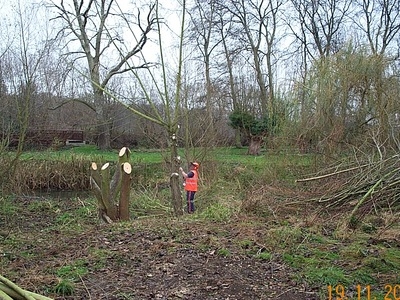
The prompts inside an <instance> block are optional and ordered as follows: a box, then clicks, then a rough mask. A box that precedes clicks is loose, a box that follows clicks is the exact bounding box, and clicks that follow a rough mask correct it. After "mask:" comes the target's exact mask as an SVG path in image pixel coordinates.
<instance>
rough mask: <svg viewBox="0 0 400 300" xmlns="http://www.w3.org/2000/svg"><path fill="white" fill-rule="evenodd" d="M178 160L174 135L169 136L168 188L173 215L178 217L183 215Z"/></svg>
mask: <svg viewBox="0 0 400 300" xmlns="http://www.w3.org/2000/svg"><path fill="white" fill-rule="evenodd" d="M179 164H180V159H179V156H178V147H177V141H176V135H175V134H172V135H171V176H170V187H171V202H172V207H173V210H174V215H175V216H177V217H179V216H182V215H183V209H182V204H183V201H182V192H181V186H180V182H179V173H178V172H177V171H178V169H179Z"/></svg>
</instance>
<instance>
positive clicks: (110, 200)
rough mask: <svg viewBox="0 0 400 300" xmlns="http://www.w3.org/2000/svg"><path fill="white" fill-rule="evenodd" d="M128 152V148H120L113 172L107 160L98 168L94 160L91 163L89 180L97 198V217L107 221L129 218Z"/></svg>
mask: <svg viewBox="0 0 400 300" xmlns="http://www.w3.org/2000/svg"><path fill="white" fill-rule="evenodd" d="M130 153H131V151H130V150H129V148H127V147H123V148H121V150H120V151H119V154H118V162H117V163H116V167H115V170H114V172H113V173H112V170H111V167H110V163H108V162H107V163H105V164H104V165H103V166H102V167H101V168H100V169H99V168H98V166H97V164H96V163H95V162H92V164H91V176H90V182H91V185H92V190H93V193H94V195H95V196H96V199H97V203H98V210H99V218H100V219H102V220H103V221H105V222H107V223H112V222H115V221H118V220H123V221H128V220H129V198H130V189H131V186H130V185H131V173H132V166H131V164H130V163H129V158H130Z"/></svg>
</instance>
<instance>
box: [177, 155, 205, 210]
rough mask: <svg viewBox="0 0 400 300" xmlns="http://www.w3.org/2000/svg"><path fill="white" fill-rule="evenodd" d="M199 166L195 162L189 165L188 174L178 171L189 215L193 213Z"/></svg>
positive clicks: (181, 170)
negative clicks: (183, 187) (182, 181)
mask: <svg viewBox="0 0 400 300" xmlns="http://www.w3.org/2000/svg"><path fill="white" fill-rule="evenodd" d="M199 166H200V165H199V164H198V163H197V162H191V163H190V169H189V172H187V173H185V172H184V171H183V169H182V168H179V171H180V172H181V173H182V176H183V179H184V185H185V191H186V204H187V212H188V213H189V214H192V213H194V210H195V208H194V195H195V194H196V192H197V182H198V180H199V174H198V169H199Z"/></svg>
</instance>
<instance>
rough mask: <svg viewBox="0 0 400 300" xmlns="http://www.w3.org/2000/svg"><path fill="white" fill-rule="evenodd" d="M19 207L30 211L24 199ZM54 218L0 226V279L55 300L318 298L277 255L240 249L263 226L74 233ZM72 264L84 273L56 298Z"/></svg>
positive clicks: (142, 223)
mask: <svg viewBox="0 0 400 300" xmlns="http://www.w3.org/2000/svg"><path fill="white" fill-rule="evenodd" d="M23 201H26V206H28V205H29V202H30V200H29V199H25V200H23ZM0 216H1V214H0ZM57 216H60V211H59V208H57V209H55V208H54V207H50V208H49V209H44V211H43V213H42V215H38V214H36V213H33V212H30V211H29V210H27V211H25V212H19V213H18V214H15V215H14V216H13V217H12V218H10V217H7V218H6V219H5V220H4V218H3V220H0V228H1V232H0V233H1V235H0V252H4V253H2V257H1V258H0V259H1V260H3V262H2V263H1V264H0V266H1V274H2V275H3V276H5V277H7V278H9V279H10V280H12V281H14V282H15V283H16V284H18V285H19V286H21V287H22V288H24V289H26V290H29V291H32V292H37V293H39V294H42V295H46V296H48V297H51V298H54V299H196V300H202V299H226V300H228V299H229V300H234V299H296V300H302V299H308V300H312V299H319V297H318V296H317V289H318V288H316V287H309V286H305V285H300V284H298V283H296V282H294V280H293V279H292V277H291V274H292V273H291V270H290V268H289V267H288V266H286V265H285V264H284V263H283V262H282V261H281V260H280V259H279V257H274V256H272V258H271V259H268V260H262V259H260V258H257V257H256V256H255V255H249V254H248V253H249V251H250V250H254V251H258V252H261V251H264V250H265V249H264V245H257V243H255V244H252V245H247V246H248V247H252V248H253V249H246V247H247V246H243V245H241V244H240V241H243V240H246V239H249V240H254V241H256V240H257V236H258V235H261V234H262V232H263V229H264V228H262V226H254V227H251V226H250V227H246V226H244V225H243V223H241V221H240V220H237V221H235V222H230V223H229V224H221V223H206V222H205V221H196V219H193V218H191V217H192V216H190V217H189V216H188V217H185V218H184V219H182V220H180V221H176V220H168V219H167V220H164V218H160V219H159V220H157V218H155V219H143V220H133V221H132V222H130V223H124V224H114V225H99V224H98V223H97V220H96V217H95V216H91V218H92V219H91V222H89V223H88V224H85V225H84V227H82V228H81V232H80V233H74V232H73V231H68V230H65V231H64V230H63V226H62V225H61V226H60V225H58V226H54V223H55V220H56V217H57ZM67 222H68V221H66V223H65V228H70V226H71V224H68V223H67ZM246 224H248V223H246ZM265 226H267V225H265ZM11 239H23V240H22V241H23V242H24V243H23V244H22V246H21V242H22V241H20V242H18V241H17V240H16V241H15V245H18V246H17V247H18V249H13V250H12V251H9V250H8V251H4V250H3V249H1V248H2V246H1V245H2V244H3V243H4V245H5V244H6V243H7V245H8V246H7V247H9V245H10V244H12V243H11V242H10V240H11ZM7 249H10V248H7ZM77 261H81V262H83V266H84V267H85V268H87V270H88V273H87V274H84V275H82V276H80V278H79V280H76V282H75V283H74V286H75V290H74V294H73V295H72V296H59V295H57V294H55V293H54V287H55V286H56V285H57V282H58V276H57V275H56V274H55V270H57V269H59V268H60V267H62V266H67V265H71V264H74V263H75V264H76V262H77Z"/></svg>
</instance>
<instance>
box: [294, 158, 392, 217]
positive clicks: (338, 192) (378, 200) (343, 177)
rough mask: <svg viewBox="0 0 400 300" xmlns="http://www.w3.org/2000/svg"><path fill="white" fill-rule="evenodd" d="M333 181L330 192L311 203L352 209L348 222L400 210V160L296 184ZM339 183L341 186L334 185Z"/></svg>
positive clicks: (348, 167) (320, 176) (339, 172)
mask: <svg viewBox="0 0 400 300" xmlns="http://www.w3.org/2000/svg"><path fill="white" fill-rule="evenodd" d="M319 180H321V181H322V180H324V181H326V180H330V181H332V184H330V187H331V188H329V189H325V190H324V191H323V192H322V193H321V194H320V195H318V197H315V198H313V199H311V201H317V202H318V203H321V204H323V205H324V206H325V207H326V208H330V207H341V208H343V207H350V208H351V209H352V210H351V212H350V215H349V219H352V218H355V217H357V218H358V219H360V218H362V217H363V216H365V215H366V214H368V213H369V212H371V211H378V210H380V209H384V208H390V209H391V210H392V211H396V210H400V156H399V155H394V156H392V157H389V158H386V159H381V160H379V161H373V162H368V163H363V164H358V165H356V166H347V168H342V169H338V170H335V171H334V172H330V173H327V174H324V175H319V176H314V177H309V178H305V179H299V180H296V182H311V181H313V182H315V181H319ZM335 181H339V182H340V184H335V183H334V182H335Z"/></svg>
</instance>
